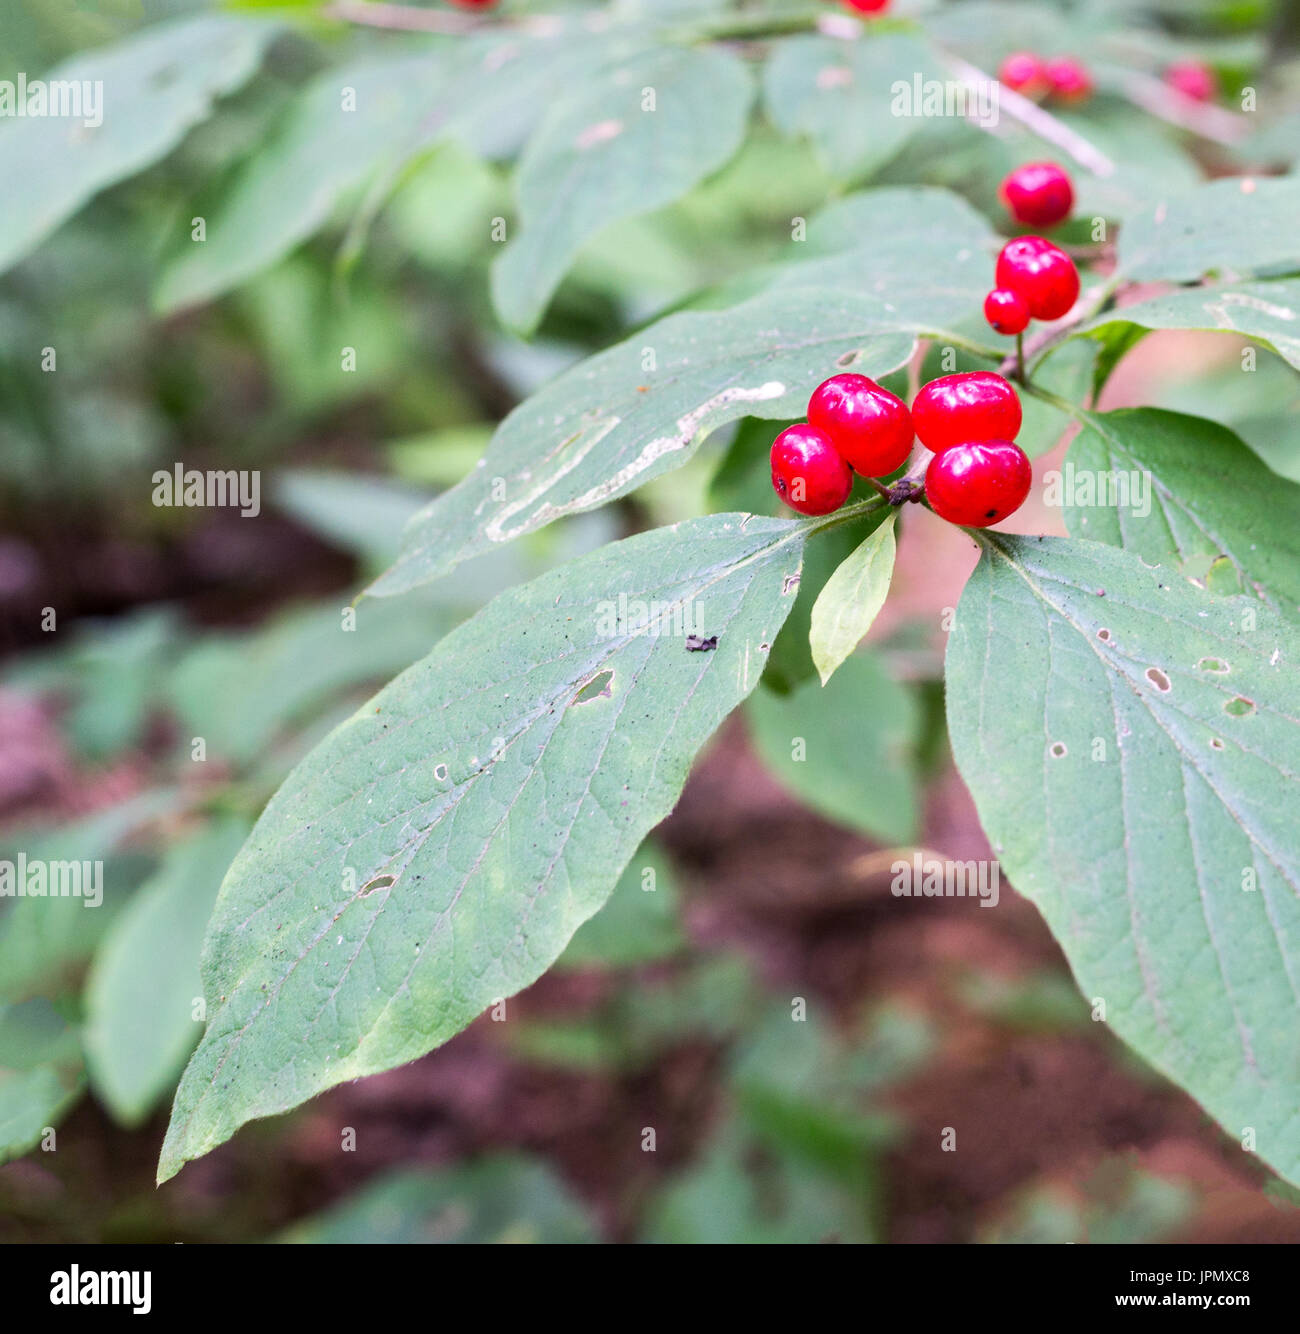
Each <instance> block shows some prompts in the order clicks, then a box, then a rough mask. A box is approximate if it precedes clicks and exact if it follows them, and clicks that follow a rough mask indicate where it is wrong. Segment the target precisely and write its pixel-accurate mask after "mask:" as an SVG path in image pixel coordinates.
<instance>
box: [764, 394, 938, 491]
mask: <svg viewBox="0 0 1300 1334" xmlns="http://www.w3.org/2000/svg"><path fill="white" fill-rule="evenodd" d="M912 438H913V430H912V414H911V413H910V412H908V410H907V404H906V403H904V402H903V400H902V399H901V398H899V397H898V395H897V394H891V393H890V392H889V390H888V389H883V388H881V386H880V385H878V384H877V383H876V382H875V381H874V380H870V379H868V378H867V377H866V376H865V375H832V376H831V378H830V379H829V380H825V381H823V382H822V383H821V384H819V385H818V386H817V388H816V389H814V390H813V393H812V397H811V398H810V399H809V400H808V420H807V421H806V422H799V423H798V424H797V425H795V426H790V427H787V428H786V429H785V430H784V431H782V432H781V434H780V435H778V436H777V438H776V439H775V441H773V443H772V485H773V486H774V487H775V488H776V493H777V495H779V496H780V497H781V499H782V500H784V501H785V503H786V504H787V505H789V506H790V508H791V509H796V510H798V511H799V513H800V514H830V513H832V512H833V511H835V510H837V509H839V507H840V506H841V505H843V504H844V502H845V501H846V500H847V499H848V497H849V492H850V491H851V490H852V489H853V473H854V471H855V470H856V471H857V472H859V473H861V474H862V476H863V477H884V476H886V475H888V474H889V473H891V472H893V471H894V470H895V469H896V468H901V467H902V466H903V464H904V463H906V462H907V456H908V455H909V454H910V453H911V452H912Z"/></svg>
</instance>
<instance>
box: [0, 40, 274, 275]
mask: <svg viewBox="0 0 1300 1334" xmlns="http://www.w3.org/2000/svg"><path fill="white" fill-rule="evenodd" d="M278 31H279V25H278V24H275V23H269V22H266V21H264V20H258V19H253V18H235V17H216V16H206V17H201V18H194V19H182V20H178V21H176V22H172V23H160V24H158V25H156V26H154V27H150V28H147V29H145V30H144V31H143V32H142V33H140V34H138V35H137V36H134V37H131V38H128V39H127V40H126V41H123V42H118V43H116V44H114V45H112V46H108V47H105V48H103V49H102V50H98V51H90V52H88V53H87V54H85V55H80V56H76V57H74V58H73V59H72V60H69V61H66V62H65V63H64V64H62V65H60V66H59V67H58V68H57V69H54V70H51V71H50V72H49V73H48V74H47V75H43V76H42V78H43V80H45V81H48V82H50V83H54V82H56V81H60V82H63V81H66V82H68V83H70V84H81V83H82V82H83V81H87V82H89V83H90V84H92V85H93V84H96V83H101V84H102V87H103V96H102V103H101V107H100V110H101V112H102V117H103V119H102V123H101V124H99V125H97V126H88V125H86V124H85V118H84V117H83V118H80V119H78V118H76V117H72V116H36V117H23V118H17V117H14V118H12V119H11V118H9V117H5V118H3V120H0V180H5V181H10V182H13V183H14V184H15V186H16V187H17V186H18V185H21V191H22V198H21V203H20V204H19V203H13V204H11V205H10V207H8V208H6V209H5V210H4V211H3V212H2V213H0V271H3V270H5V269H7V268H9V267H10V265H12V264H14V263H16V262H17V261H18V260H20V259H22V258H23V257H24V256H25V255H26V254H27V253H28V252H29V251H30V250H31V249H33V248H34V247H35V246H36V245H38V244H39V243H40V242H41V241H42V240H43V239H44V238H45V237H46V236H47V235H48V234H49V233H50V232H52V231H53V230H54V229H55V228H56V227H58V226H59V224H60V223H62V222H63V221H64V220H65V219H66V218H68V217H70V216H71V215H72V214H73V213H75V212H76V211H77V209H79V208H80V207H81V206H82V205H83V204H84V203H85V202H86V201H87V200H88V199H90V198H91V197H92V196H94V195H96V194H98V193H99V191H100V190H103V189H105V188H106V187H107V186H110V185H113V184H114V183H116V182H117V181H120V180H123V179H125V178H126V177H128V176H131V175H134V174H135V173H136V172H138V171H142V170H143V169H144V168H145V167H147V166H149V165H151V164H152V163H154V162H156V161H157V160H158V159H159V158H161V157H163V156H164V155H165V154H167V153H169V152H170V151H171V150H172V149H173V148H174V147H175V146H176V145H177V144H178V143H180V141H181V139H182V138H183V137H184V136H185V134H186V133H187V132H188V131H189V130H190V128H191V127H192V126H194V125H196V124H198V123H199V122H200V121H202V120H204V119H205V118H206V117H207V115H208V113H209V112H210V111H211V109H212V104H213V102H214V101H215V100H216V99H217V98H219V97H222V96H224V95H225V94H226V93H230V92H233V91H234V90H235V89H236V88H238V87H239V86H240V85H241V84H243V83H244V82H245V81H246V80H247V79H248V78H249V77H250V76H251V75H252V73H253V72H254V70H255V69H256V68H257V65H258V62H259V61H260V60H261V57H262V51H263V49H264V48H265V47H266V45H267V43H268V42H269V41H270V39H271V38H272V37H273V36H274V35H275V34H276V33H277V32H278Z"/></svg>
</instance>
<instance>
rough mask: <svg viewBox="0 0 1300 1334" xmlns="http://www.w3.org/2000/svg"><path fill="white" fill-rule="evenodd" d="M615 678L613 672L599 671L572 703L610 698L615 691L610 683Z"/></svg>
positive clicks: (575, 696) (584, 702)
mask: <svg viewBox="0 0 1300 1334" xmlns="http://www.w3.org/2000/svg"><path fill="white" fill-rule="evenodd" d="M613 680H614V673H613V672H597V673H596V675H595V676H593V677H592V678H591V680H590V681H588V682H587V684H586V685H585V686H583V687H582V689H581V690H579V691H578V693H577V694H576V695H574V697H573V698H572V699H571V700H570V701H569V703H570V704H571V705H572V704H586V703H587V701H588V700H593V699H600V698H602V697H603V698H605V699H608V698H609V697H610V696H611V695H612V694H613V693H614V692H613V691H612V690H611V689H610V683H611V682H612V681H613Z"/></svg>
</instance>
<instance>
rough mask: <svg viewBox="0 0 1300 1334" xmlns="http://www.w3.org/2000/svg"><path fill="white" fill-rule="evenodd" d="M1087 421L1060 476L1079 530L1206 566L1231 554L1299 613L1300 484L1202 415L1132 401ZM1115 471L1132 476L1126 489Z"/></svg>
mask: <svg viewBox="0 0 1300 1334" xmlns="http://www.w3.org/2000/svg"><path fill="white" fill-rule="evenodd" d="M1084 422H1085V426H1084V430H1083V431H1082V432H1081V433H1080V434H1079V435H1078V436H1077V437H1076V439H1075V440H1074V442H1073V444H1072V445H1071V446H1070V450H1069V453H1068V454H1067V455H1066V460H1065V473H1064V476H1063V479H1062V480H1063V482H1064V483H1066V484H1069V486H1070V490H1069V492H1068V493H1067V495H1066V496H1065V497H1064V498H1065V499H1067V501H1069V500H1073V502H1074V503H1072V504H1071V503H1067V504H1066V505H1065V507H1064V509H1065V523H1066V527H1067V528H1068V529H1069V530H1070V532H1071V534H1073V535H1074V536H1076V537H1089V538H1092V539H1093V540H1095V541H1099V542H1108V543H1109V544H1110V545H1112V546H1122V547H1126V548H1128V549H1129V550H1131V551H1133V552H1134V553H1135V554H1137V555H1139V556H1141V557H1142V558H1143V559H1144V560H1147V561H1150V562H1158V561H1164V562H1169V563H1177V564H1178V565H1179V566H1181V567H1182V568H1183V569H1184V570H1185V571H1187V572H1189V573H1196V574H1200V575H1203V574H1204V570H1203V569H1199V568H1198V563H1199V564H1201V565H1208V563H1209V560H1214V559H1216V558H1218V557H1220V556H1226V557H1227V558H1228V560H1229V561H1231V562H1232V566H1233V569H1234V570H1235V571H1236V575H1237V580H1238V583H1239V588H1240V590H1241V591H1243V592H1253V593H1255V594H1257V595H1258V596H1259V597H1261V598H1262V599H1263V600H1264V601H1265V602H1267V603H1268V604H1269V605H1270V606H1272V607H1274V608H1275V609H1277V610H1279V611H1284V612H1288V613H1290V614H1292V615H1295V614H1297V613H1300V486H1297V485H1296V483H1294V482H1289V481H1287V480H1285V479H1284V478H1282V477H1279V476H1278V475H1277V474H1276V473H1274V472H1273V471H1272V470H1271V469H1269V468H1268V467H1266V466H1265V465H1264V463H1262V462H1261V461H1260V459H1259V458H1258V457H1257V456H1256V454H1255V453H1254V451H1253V450H1252V449H1250V448H1249V446H1247V445H1246V444H1244V443H1243V442H1242V441H1241V440H1240V439H1239V438H1238V437H1237V436H1236V435H1234V434H1233V433H1232V432H1231V431H1230V430H1228V428H1227V427H1226V426H1221V425H1219V424H1218V423H1217V422H1212V421H1207V420H1206V419H1205V418H1203V417H1189V416H1186V415H1185V414H1183V413H1180V412H1166V411H1163V410H1162V409H1158V408H1134V409H1125V410H1123V411H1120V412H1105V413H1089V414H1087V416H1086V417H1085V418H1084ZM1071 470H1072V474H1073V475H1071ZM1102 477H1105V478H1106V479H1107V481H1106V489H1107V492H1108V494H1107V495H1106V496H1105V497H1102V496H1101V494H1100V491H1099V490H1098V489H1097V481H1096V479H1099V478H1102ZM1110 479H1115V480H1116V481H1118V480H1119V479H1125V481H1124V484H1125V486H1126V487H1127V488H1128V492H1127V497H1124V496H1123V495H1121V494H1120V492H1119V489H1118V487H1116V488H1114V489H1113V490H1112V488H1111V485H1110ZM1082 485H1087V486H1091V487H1092V488H1093V490H1092V492H1091V494H1089V492H1088V491H1086V490H1083V489H1081V486H1082ZM1125 498H1126V499H1127V503H1125V504H1115V503H1114V501H1115V500H1117V499H1125ZM1107 501H1109V502H1111V503H1107ZM1099 502H1100V503H1099ZM1205 558H1208V560H1207V559H1205Z"/></svg>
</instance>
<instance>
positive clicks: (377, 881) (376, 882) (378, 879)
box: [357, 875, 397, 899]
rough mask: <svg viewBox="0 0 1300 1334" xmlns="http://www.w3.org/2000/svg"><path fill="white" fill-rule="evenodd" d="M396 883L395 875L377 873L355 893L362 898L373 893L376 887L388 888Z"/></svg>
mask: <svg viewBox="0 0 1300 1334" xmlns="http://www.w3.org/2000/svg"><path fill="white" fill-rule="evenodd" d="M395 884H397V877H396V876H392V875H377V876H375V878H374V879H373V880H367V881H366V883H365V884H364V885H362V886H361V889H360V890H359V891H358V893H357V897H358V898H362V899H364V898H365V897H366V895H367V894H373V893H374V892H375V890H377V889H389V888H391V887H392V886H393V885H395Z"/></svg>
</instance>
